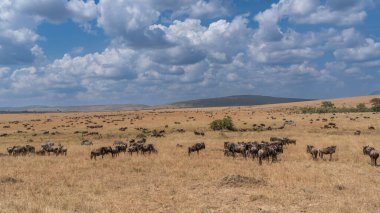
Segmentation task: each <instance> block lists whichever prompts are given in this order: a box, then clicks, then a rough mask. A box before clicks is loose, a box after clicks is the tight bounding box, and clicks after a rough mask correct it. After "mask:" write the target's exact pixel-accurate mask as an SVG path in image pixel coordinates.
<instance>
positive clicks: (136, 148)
mask: <svg viewBox="0 0 380 213" xmlns="http://www.w3.org/2000/svg"><path fill="white" fill-rule="evenodd" d="M140 146H142V144H137V143H135V144H132V145H131V146H129V148H128V152H129V154H131V155H132V154H133V152H136V153H137V155H138V154H139V150H140Z"/></svg>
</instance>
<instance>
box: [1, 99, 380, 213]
mask: <svg viewBox="0 0 380 213" xmlns="http://www.w3.org/2000/svg"><path fill="white" fill-rule="evenodd" d="M368 101H369V98H362V97H359V98H353V99H342V100H337V103H338V104H339V103H347V104H353V105H354V104H356V103H358V102H368ZM318 103H320V102H318ZM303 104H304V105H306V104H307V105H310V102H308V103H303ZM314 104H317V103H316V102H315V103H314ZM296 105H302V104H301V103H297V104H296ZM291 106H292V104H286V105H270V106H260V107H233V108H210V109H181V110H156V111H153V110H146V111H136V112H118V113H116V112H115V113H62V114H58V113H56V114H17V115H0V122H1V124H0V133H8V134H10V136H7V137H0V152H3V153H5V152H6V147H8V146H11V145H23V144H27V143H29V144H31V145H34V146H36V147H39V145H40V144H41V142H44V141H47V140H52V141H54V142H57V143H62V144H64V145H66V146H67V147H68V149H69V150H68V156H67V157H64V156H59V157H55V156H44V157H40V156H24V157H7V156H5V157H0V162H1V165H2V166H1V172H0V212H259V211H264V212H378V211H379V207H380V204H379V198H380V187H378V186H379V184H380V168H379V167H373V166H370V164H369V163H370V159H369V157H368V156H363V154H362V146H363V145H365V144H369V145H373V146H374V147H376V148H377V149H378V150H380V141H379V136H380V131H379V129H380V114H372V113H356V114H337V115H335V116H334V115H331V114H326V115H303V114H289V113H288V112H287V111H286V110H285V108H287V107H291ZM253 112H254V113H253ZM95 115H98V116H99V115H103V116H105V117H104V118H103V117H100V118H99V117H94V116H95ZM110 115H112V116H110ZM211 115H212V117H211ZM224 115H230V116H231V117H232V118H233V120H234V122H235V123H236V125H237V126H238V127H240V128H243V127H251V126H252V124H254V123H256V124H260V123H264V124H266V125H271V126H274V125H276V126H280V125H281V124H282V122H283V121H282V119H283V118H286V119H291V120H294V121H295V122H296V123H297V126H295V127H286V128H285V129H283V130H275V131H265V132H243V133H242V132H222V133H220V132H212V131H210V130H209V129H208V124H209V123H210V122H211V121H212V120H213V119H217V118H222V117H223V116H224ZM136 116H139V117H142V119H141V120H134V121H133V122H132V123H133V124H131V122H130V119H131V118H134V117H136ZM271 116H273V117H276V119H271V118H270V117H271ZM333 116H334V117H336V118H334V119H333V122H335V123H337V126H338V127H339V129H330V130H326V129H321V128H320V127H321V126H323V125H324V124H325V122H322V121H315V120H316V119H317V118H328V119H329V120H330V117H333ZM364 116H369V117H370V118H369V119H365V118H363V117H364ZM73 117H78V119H76V120H75V119H73ZM190 117H194V118H195V120H194V119H192V118H190ZM351 117H352V118H353V117H359V119H357V120H356V121H352V120H350V119H349V118H351ZM123 118H124V121H122V119H123ZM35 119H40V121H31V120H35ZM47 119H51V122H45V121H46V120H47ZM310 119H314V122H313V123H312V124H310V122H309V120H310ZM86 120H91V121H93V122H96V123H97V124H100V125H103V126H104V127H103V128H101V129H94V130H89V131H99V132H100V133H101V134H102V137H101V138H100V137H97V136H88V137H85V138H87V139H91V140H93V141H94V142H95V145H94V146H93V147H85V146H80V145H79V143H80V140H81V139H82V138H81V137H80V136H79V135H78V134H73V133H74V132H75V131H78V130H87V128H86V126H87V125H86V124H85V123H81V122H86ZM112 120H118V121H113V122H111V121H112ZM11 121H19V122H20V123H17V124H14V123H9V122H11ZM176 121H178V122H181V124H174V122H176ZM107 122H109V123H107ZM26 123H30V124H32V125H33V127H32V128H31V129H29V130H27V129H26V128H24V126H23V124H26ZM71 123H72V125H71ZM244 123H246V124H244ZM6 125H10V128H3V126H6ZM62 125H64V126H63V127H62ZM88 125H92V124H88ZM165 125H168V126H169V127H168V128H165ZM369 125H373V126H374V127H375V128H376V130H372V131H371V130H368V126H369ZM54 127H56V128H55V129H53V128H54ZM120 127H128V129H127V130H126V131H125V132H121V131H119V130H118V129H119V128H120ZM135 127H147V128H149V129H165V130H166V132H167V134H166V137H164V138H148V141H149V143H153V144H155V146H156V147H157V148H158V150H159V153H158V154H157V155H151V156H136V155H134V156H129V155H124V154H121V155H120V156H119V157H117V158H114V159H112V158H111V157H110V156H106V157H105V158H104V159H101V158H100V159H98V160H97V161H91V160H90V158H89V152H90V150H91V149H93V148H95V147H99V146H102V145H110V144H112V142H113V141H114V140H119V139H122V140H126V138H133V137H135V136H136V135H137V134H138V131H137V130H135V129H134V128H135ZM177 128H183V129H185V130H186V133H177V132H176V131H175V129H177ZM195 129H199V130H204V131H205V133H206V136H205V137H201V136H195V135H194V134H193V132H192V131H193V130H195ZM357 129H358V130H361V131H362V135H360V136H354V135H353V133H354V131H355V130H357ZM19 130H21V131H25V132H26V133H17V131H19ZM43 131H50V132H54V131H58V132H59V133H58V134H56V135H52V134H48V135H44V134H42V133H43ZM33 134H37V135H36V136H33ZM271 136H279V137H285V136H287V137H290V138H295V139H297V145H295V146H294V145H290V146H288V147H287V148H286V149H285V151H284V154H282V155H280V156H279V162H277V163H273V164H271V163H269V164H268V163H267V162H264V163H263V166H259V165H258V162H257V161H253V160H251V159H248V160H245V159H243V158H237V159H235V160H233V159H232V158H227V157H224V156H223V152H222V148H223V142H224V141H227V140H228V141H235V142H236V141H253V140H269V138H270V137H271ZM30 139H32V140H33V141H32V142H30V141H29V142H28V140H30ZM199 141H204V142H205V143H206V150H204V151H202V152H201V153H200V155H199V157H198V156H196V155H193V156H190V157H189V156H187V152H186V147H187V146H189V145H191V144H193V143H195V142H199ZM177 143H179V144H182V145H184V148H176V144H177ZM307 144H314V145H315V146H317V147H324V146H328V145H337V147H338V148H337V153H336V154H335V155H334V156H333V161H328V160H326V161H324V160H320V159H319V160H318V161H313V160H311V156H310V155H308V154H306V152H305V149H306V145H307ZM237 175H240V176H241V177H237ZM227 176H228V177H227Z"/></svg>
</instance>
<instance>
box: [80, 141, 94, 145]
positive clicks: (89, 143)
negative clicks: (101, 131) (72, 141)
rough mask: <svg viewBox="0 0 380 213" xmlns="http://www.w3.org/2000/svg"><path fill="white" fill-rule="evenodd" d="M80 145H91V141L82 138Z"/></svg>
mask: <svg viewBox="0 0 380 213" xmlns="http://www.w3.org/2000/svg"><path fill="white" fill-rule="evenodd" d="M80 144H81V145H86V146H90V145H93V143H92V141H89V140H84V141H82V142H81V143H80Z"/></svg>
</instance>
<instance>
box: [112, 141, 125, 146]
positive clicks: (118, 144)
mask: <svg viewBox="0 0 380 213" xmlns="http://www.w3.org/2000/svg"><path fill="white" fill-rule="evenodd" d="M113 145H115V146H120V145H121V146H127V143H125V142H123V141H115V142H113Z"/></svg>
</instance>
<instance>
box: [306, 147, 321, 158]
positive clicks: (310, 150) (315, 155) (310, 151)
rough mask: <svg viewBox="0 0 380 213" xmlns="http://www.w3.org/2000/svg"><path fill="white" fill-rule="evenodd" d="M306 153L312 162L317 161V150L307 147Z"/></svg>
mask: <svg viewBox="0 0 380 213" xmlns="http://www.w3.org/2000/svg"><path fill="white" fill-rule="evenodd" d="M306 152H307V153H310V154H311V156H312V157H313V160H317V157H318V149H316V148H315V147H314V146H313V145H307V146H306Z"/></svg>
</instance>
